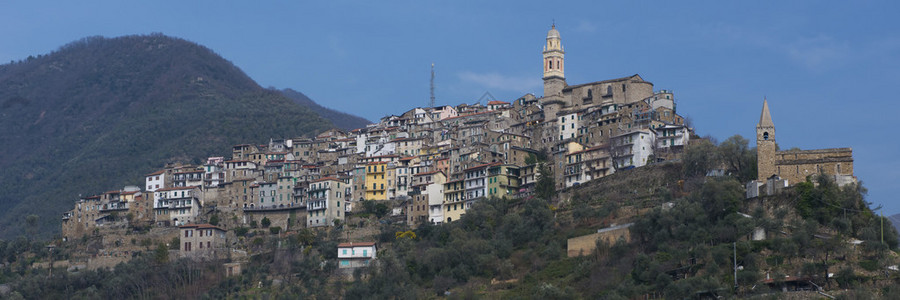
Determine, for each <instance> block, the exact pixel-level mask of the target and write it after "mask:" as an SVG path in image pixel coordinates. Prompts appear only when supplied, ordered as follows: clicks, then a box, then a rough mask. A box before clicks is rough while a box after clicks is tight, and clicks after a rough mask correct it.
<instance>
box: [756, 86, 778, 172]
mask: <svg viewBox="0 0 900 300" xmlns="http://www.w3.org/2000/svg"><path fill="white" fill-rule="evenodd" d="M776 149H777V146H776V144H775V124H774V123H772V116H771V115H769V102H768V100H766V99H763V107H762V113H761V114H760V116H759V124H757V125H756V172H757V179H758V180H760V181H764V180H766V179H768V178H769V177H771V176H772V175H776V174H777V171H776V170H775V151H776Z"/></svg>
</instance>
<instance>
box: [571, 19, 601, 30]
mask: <svg viewBox="0 0 900 300" xmlns="http://www.w3.org/2000/svg"><path fill="white" fill-rule="evenodd" d="M575 31H580V32H587V33H594V32H596V31H597V25H596V24H594V23H591V22H590V21H586V20H581V21H578V25H576V26H575Z"/></svg>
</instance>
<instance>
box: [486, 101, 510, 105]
mask: <svg viewBox="0 0 900 300" xmlns="http://www.w3.org/2000/svg"><path fill="white" fill-rule="evenodd" d="M498 104H509V102H505V101H497V100H494V101H491V102H488V105H498Z"/></svg>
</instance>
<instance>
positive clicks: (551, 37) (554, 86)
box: [543, 24, 566, 97]
mask: <svg viewBox="0 0 900 300" xmlns="http://www.w3.org/2000/svg"><path fill="white" fill-rule="evenodd" d="M565 54H566V52H565V51H563V46H562V40H561V39H560V37H559V31H557V30H556V24H553V27H552V28H550V31H548V32H547V44H546V45H544V77H543V78H544V97H548V96H557V95H561V94H562V90H563V88H564V87H566V75H565V70H566V68H565V62H564V61H565V60H564V59H565Z"/></svg>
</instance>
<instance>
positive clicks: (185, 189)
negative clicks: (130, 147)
mask: <svg viewBox="0 0 900 300" xmlns="http://www.w3.org/2000/svg"><path fill="white" fill-rule="evenodd" d="M564 54H565V51H564V50H563V46H562V39H561V37H560V33H559V31H558V30H557V29H556V28H555V26H553V27H552V28H551V29H550V30H549V32H548V33H547V38H546V43H545V45H544V48H543V51H542V56H543V60H542V66H543V77H542V79H543V81H544V91H543V96H540V97H539V96H536V95H533V94H526V95H524V96H522V97H519V98H517V99H515V100H512V101H509V102H506V101H497V100H494V99H491V100H492V101H489V102H487V103H485V104H482V103H473V104H460V105H456V106H451V105H439V106H435V105H431V106H427V107H416V108H412V109H409V110H406V111H404V112H399V111H398V114H397V115H389V116H385V117H383V118H381V119H380V120H378V122H377V123H375V124H369V125H367V126H365V127H364V128H357V129H353V130H348V131H345V130H341V129H337V128H334V129H330V130H326V131H324V132H320V133H318V134H316V135H314V136H313V135H311V134H309V133H298V135H301V136H302V137H295V138H283V137H272V138H269V139H268V142H267V143H263V144H257V143H246V144H238V145H233V146H231V148H230V149H222V151H223V152H222V153H219V154H217V155H215V156H210V157H207V158H206V159H205V162H203V163H200V164H198V163H197V160H195V161H194V163H193V164H191V163H186V162H171V163H165V164H162V163H161V164H160V166H159V168H158V169H156V170H150V171H152V172H150V173H148V174H145V175H144V176H143V181H142V182H139V183H135V185H129V186H124V187H110V188H109V191H106V192H102V193H98V194H94V195H89V196H81V195H79V197H78V199H77V200H76V201H75V203H74V205H73V207H72V209H71V210H69V211H67V212H65V213H63V215H62V226H61V235H60V239H59V240H56V241H54V242H51V243H50V244H49V245H47V246H46V249H45V250H44V249H40V248H41V244H39V243H36V244H34V245H37V247H36V248H35V247H32V248H34V249H31V253H33V254H28V255H23V256H21V257H12V258H9V259H7V261H9V263H8V264H6V265H5V266H4V267H7V269H6V272H7V273H5V274H6V275H4V274H0V275H4V276H8V277H6V278H13V277H12V276H13V275H11V274H12V273H10V270H11V269H12V268H13V267H15V268H19V269H17V270H19V271H18V272H19V276H23V278H29V279H28V280H25V281H22V282H21V283H18V284H16V285H12V287H14V289H15V288H19V289H21V290H23V291H32V293H31V294H33V295H39V294H40V292H37V291H38V290H42V289H43V287H41V285H40V284H34V283H37V282H40V280H41V279H40V278H38V277H39V276H31V277H27V276H26V275H27V273H28V272H33V273H28V274H31V275H35V274H43V273H40V272H43V271H42V270H47V271H48V272H49V274H48V277H47V278H54V277H53V275H52V274H56V273H54V271H53V269H54V268H56V269H67V270H68V272H61V273H64V274H63V275H61V277H59V278H62V279H61V280H59V281H58V282H60V283H59V284H57V285H58V286H55V287H51V288H49V289H48V290H51V291H54V292H58V294H57V295H67V296H72V295H78V294H81V295H91V294H90V293H92V292H96V291H97V289H95V288H94V286H90V288H88V286H89V284H93V283H90V281H85V282H86V283H84V282H81V283H77V284H76V283H73V282H74V281H71V280H80V279H78V278H80V277H79V276H81V275H82V274H92V275H89V276H94V275H95V274H100V275H97V276H101V275H102V276H106V275H110V274H113V275H110V277H122V276H120V275H121V274H126V275H124V277H135V278H141V277H146V278H145V279H146V280H144V281H143V282H131V281H129V282H126V283H122V282H113V281H109V282H107V283H105V284H104V285H101V286H105V289H104V288H101V289H100V290H102V293H97V294H94V295H135V294H137V293H139V294H141V295H142V296H143V297H147V298H152V297H154V295H155V296H159V295H176V294H178V295H181V296H185V295H187V297H188V298H190V297H201V296H204V297H211V298H217V297H222V298H224V297H232V296H250V297H259V296H260V295H282V296H287V295H292V296H296V297H300V295H313V296H325V297H327V296H331V297H346V298H372V297H375V298H377V296H373V295H401V294H402V295H405V296H397V297H398V298H420V297H421V296H424V295H429V294H431V293H434V294H432V295H437V296H438V297H448V296H449V297H448V298H454V297H455V296H456V295H457V294H454V293H459V294H458V295H463V297H468V296H465V295H473V297H474V295H476V293H477V294H478V295H482V296H486V297H489V298H493V297H502V296H504V295H505V296H507V297H511V298H522V297H525V296H524V295H528V296H532V297H540V298H547V299H551V298H559V299H564V298H577V297H574V295H591V297H594V298H597V297H601V296H610V295H624V296H627V297H630V298H635V297H643V298H648V299H649V298H668V297H673V298H685V297H694V298H704V297H716V296H717V295H718V296H721V295H732V293H733V295H739V294H740V295H748V294H759V295H763V294H766V293H772V292H774V293H778V292H799V293H801V294H798V295H806V296H815V295H817V294H816V293H818V294H821V295H825V296H828V297H831V298H833V297H832V296H830V295H828V294H825V293H824V292H825V291H828V292H829V293H831V292H832V291H837V290H835V289H833V286H832V283H834V284H837V286H839V287H840V288H842V289H847V288H848V287H856V286H860V285H863V286H865V287H867V288H884V290H883V291H881V293H882V294H885V295H887V294H890V289H889V288H888V287H886V286H888V285H889V284H891V282H896V281H897V279H898V278H900V277H897V274H900V273H897V272H896V261H897V259H896V258H897V257H896V254H895V253H894V252H893V251H886V250H890V249H896V245H897V237H896V232H895V231H892V230H890V229H888V230H887V236H886V235H885V227H884V225H885V224H884V223H883V222H881V221H882V220H881V219H882V218H878V217H877V215H874V214H873V213H872V211H871V209H869V208H868V205H869V203H867V202H866V201H865V200H864V194H865V188H863V187H861V185H858V184H857V183H858V180H857V178H856V177H855V176H854V159H853V154H852V149H851V148H835V149H817V150H800V149H796V148H794V149H789V150H781V149H779V147H778V144H777V143H776V131H775V124H774V123H775V122H774V121H773V120H775V119H776V118H773V117H772V115H771V113H770V110H769V102H768V101H767V100H763V103H762V111H761V114H760V119H759V122H758V123H757V124H756V133H757V136H756V146H757V147H756V149H755V151H753V150H751V149H752V148H749V147H748V145H747V144H748V141H747V140H745V139H743V138H742V137H740V136H734V137H732V138H730V139H729V140H727V141H725V142H723V143H721V144H720V145H716V144H717V143H715V142H714V141H710V140H708V139H705V138H699V137H698V136H697V135H696V134H695V133H694V129H693V128H691V127H690V124H689V122H686V120H685V118H684V117H683V116H682V115H681V114H679V113H678V112H677V110H676V107H677V105H676V100H675V95H674V93H673V92H672V91H669V90H662V89H655V88H654V85H653V84H652V83H650V82H648V81H645V80H644V79H643V78H642V77H641V76H639V75H632V76H627V77H622V78H616V79H610V80H602V81H597V82H591V83H585V84H575V85H570V84H569V83H567V82H566V79H565V73H564V70H565V64H564ZM748 125H749V124H748ZM748 127H749V126H748ZM226 145H227V144H226ZM223 153H224V154H223ZM848 213H849V214H848ZM464 216H466V217H464ZM879 222H881V223H879ZM440 224H445V225H443V226H433V225H440ZM888 227H890V225H889V224H888ZM878 230H880V233H881V235H880V236H879V235H878V232H879V231H878ZM879 237H880V241H879ZM886 238H887V239H886ZM23 240H24V238H23ZM60 240H61V242H60ZM22 243H24V242H22ZM22 243H20V244H22ZM3 245H9V246H8V247H9V248H13V243H5V244H3ZM16 245H18V244H16ZM16 247H18V246H16ZM56 247H59V248H60V251H56V252H54V248H56ZM154 249H155V251H154ZM22 253H24V252H22ZM172 255H174V256H177V257H178V258H187V259H183V260H182V259H178V260H174V259H173V260H170V259H169V257H170V256H172ZM48 259H49V260H48ZM0 261H2V260H0ZM14 261H20V262H19V263H16V264H12V263H13V262H14ZM25 262H27V264H28V265H29V266H30V270H33V271H26V270H25V267H24V266H25V265H26V263H25ZM123 262H128V263H126V264H122V263H123ZM373 262H374V263H373ZM739 264H740V266H739ZM739 267H740V269H739ZM130 268H134V269H130ZM731 268H733V270H732V269H731ZM38 270H41V271H38ZM81 270H89V271H88V272H83V273H82V272H81ZM163 271H165V272H171V273H165V272H163ZM104 272H113V273H109V274H105V275H104V274H103V273H104ZM732 272H733V273H732ZM829 272H831V273H829ZM834 272H838V275H837V276H834V274H833V273H834ZM115 274H120V275H115ZM70 275H71V277H70ZM234 275H240V276H234ZM173 276H174V277H177V278H179V279H178V280H175V281H177V282H175V283H166V282H169V281H171V277H173ZM179 280H180V281H179ZM732 281H733V284H734V285H733V287H731V286H730V285H731V284H732ZM73 284H74V285H77V286H80V285H84V286H83V287H82V289H83V290H82V291H78V292H77V293H75V294H73V292H74V290H78V289H79V288H75V289H74V290H73V291H70V290H69V288H70V285H73ZM410 284H412V285H413V287H412V288H410V287H411V286H410ZM554 285H555V286H554ZM826 285H827V286H826ZM9 287H10V285H0V294H3V293H4V289H6V291H5V293H9V292H10V291H9ZM195 287H196V288H195ZM384 287H393V288H395V289H394V290H390V289H388V288H384ZM573 287H574V288H573ZM757 287H760V288H759V289H757ZM823 287H824V288H823ZM826 288H827V289H826ZM873 291H874V290H873ZM23 293H24V294H28V293H27V292H23ZM463 293H469V294H463ZM535 293H537V294H535ZM802 293H807V294H802ZM838 293H839V294H838V295H840V293H841V292H838ZM843 294H844V295H863V294H853V292H851V293H848V292H846V290H844V292H843ZM48 295H49V294H48ZM326 295H327V296H326ZM565 295H569V296H573V297H564V296H565ZM470 298H471V297H470ZM611 298H615V297H611ZM863 298H865V297H863Z"/></svg>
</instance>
